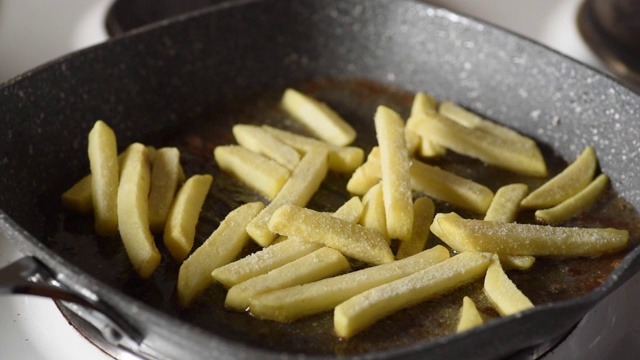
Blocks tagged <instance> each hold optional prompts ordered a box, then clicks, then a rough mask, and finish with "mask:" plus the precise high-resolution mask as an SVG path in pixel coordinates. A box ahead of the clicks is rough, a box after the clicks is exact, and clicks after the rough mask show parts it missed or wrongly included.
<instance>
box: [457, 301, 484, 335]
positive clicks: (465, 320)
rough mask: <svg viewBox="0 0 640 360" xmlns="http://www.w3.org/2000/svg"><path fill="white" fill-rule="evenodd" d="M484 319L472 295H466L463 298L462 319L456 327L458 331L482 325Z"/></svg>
mask: <svg viewBox="0 0 640 360" xmlns="http://www.w3.org/2000/svg"><path fill="white" fill-rule="evenodd" d="M483 322H484V320H482V316H481V315H480V312H479V311H478V309H477V308H476V304H475V303H474V302H473V300H471V298H470V297H468V296H465V297H464V298H463V299H462V308H461V309H460V320H459V321H458V326H457V327H456V332H458V333H461V332H463V331H467V330H469V329H473V328H474V327H476V326H480V325H482V323H483Z"/></svg>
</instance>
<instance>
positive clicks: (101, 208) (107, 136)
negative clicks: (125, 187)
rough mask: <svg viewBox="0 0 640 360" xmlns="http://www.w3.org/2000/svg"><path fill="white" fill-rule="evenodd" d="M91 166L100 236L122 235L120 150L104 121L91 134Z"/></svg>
mask: <svg viewBox="0 0 640 360" xmlns="http://www.w3.org/2000/svg"><path fill="white" fill-rule="evenodd" d="M88 153H89V164H90V166H91V197H92V200H91V201H92V204H93V214H94V219H95V220H94V221H95V229H96V233H97V234H98V235H100V236H110V235H115V234H117V233H118V209H117V207H118V206H117V198H118V184H119V182H120V178H119V173H120V170H119V166H118V146H117V143H116V135H115V133H114V132H113V130H112V129H111V128H110V127H109V126H108V125H107V124H105V123H104V122H103V121H102V120H98V121H96V123H95V124H94V125H93V128H92V129H91V131H89V146H88Z"/></svg>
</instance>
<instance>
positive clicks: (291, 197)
mask: <svg viewBox="0 0 640 360" xmlns="http://www.w3.org/2000/svg"><path fill="white" fill-rule="evenodd" d="M325 176H327V150H325V149H320V148H316V149H313V150H310V151H309V152H308V153H306V154H305V155H304V156H303V157H302V160H300V163H299V164H298V167H296V169H295V170H294V171H293V173H292V174H291V176H290V177H289V180H287V182H286V183H285V184H284V186H283V187H282V189H281V190H280V192H279V193H278V195H276V197H274V198H273V200H272V201H271V202H270V203H269V205H267V207H265V208H264V210H262V211H261V212H260V214H258V216H256V218H255V219H253V220H252V221H251V222H250V223H249V225H247V232H248V233H249V235H250V236H251V238H253V240H255V241H256V242H257V243H258V244H260V245H261V246H262V247H266V246H269V245H270V244H271V242H272V241H273V240H274V239H275V237H276V234H275V233H273V232H272V231H270V230H269V227H268V223H269V219H270V218H271V215H273V213H274V212H275V211H276V210H278V208H279V207H281V206H282V205H285V204H292V205H297V206H305V205H307V202H309V200H310V199H311V197H312V196H313V195H314V194H315V193H316V191H318V188H320V184H321V183H322V181H323V180H324V178H325Z"/></svg>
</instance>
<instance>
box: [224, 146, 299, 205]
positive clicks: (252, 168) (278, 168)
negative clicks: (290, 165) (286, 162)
mask: <svg viewBox="0 0 640 360" xmlns="http://www.w3.org/2000/svg"><path fill="white" fill-rule="evenodd" d="M213 155H214V157H215V159H216V163H217V164H218V166H220V168H221V169H222V170H224V171H226V172H229V173H231V174H232V175H233V176H235V177H236V178H237V179H238V180H240V181H241V182H242V183H244V184H246V185H247V186H249V187H250V188H252V189H254V190H256V191H258V192H259V193H261V194H262V195H264V196H266V197H267V198H268V199H270V200H271V199H273V198H274V197H275V196H276V195H277V194H278V192H279V191H280V190H281V189H282V187H283V186H284V184H285V183H286V182H287V180H288V179H289V176H290V172H289V170H287V169H286V168H285V167H284V166H282V165H280V164H278V163H277V162H276V161H274V160H271V159H269V158H267V157H265V156H263V155H260V154H258V153H256V152H253V151H251V150H249V149H246V148H244V147H242V146H237V145H225V146H217V147H216V148H215V150H214V151H213Z"/></svg>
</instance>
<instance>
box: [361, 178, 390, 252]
mask: <svg viewBox="0 0 640 360" xmlns="http://www.w3.org/2000/svg"><path fill="white" fill-rule="evenodd" d="M362 205H363V206H364V209H363V212H362V217H361V218H360V225H362V226H364V227H367V228H370V229H374V230H376V231H378V232H379V233H380V234H382V235H383V236H384V237H385V238H387V239H388V238H389V234H388V233H387V219H386V215H385V210H384V199H383V196H382V184H381V183H378V184H376V185H374V186H373V187H372V188H371V189H369V191H367V193H366V194H364V196H363V197H362Z"/></svg>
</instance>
